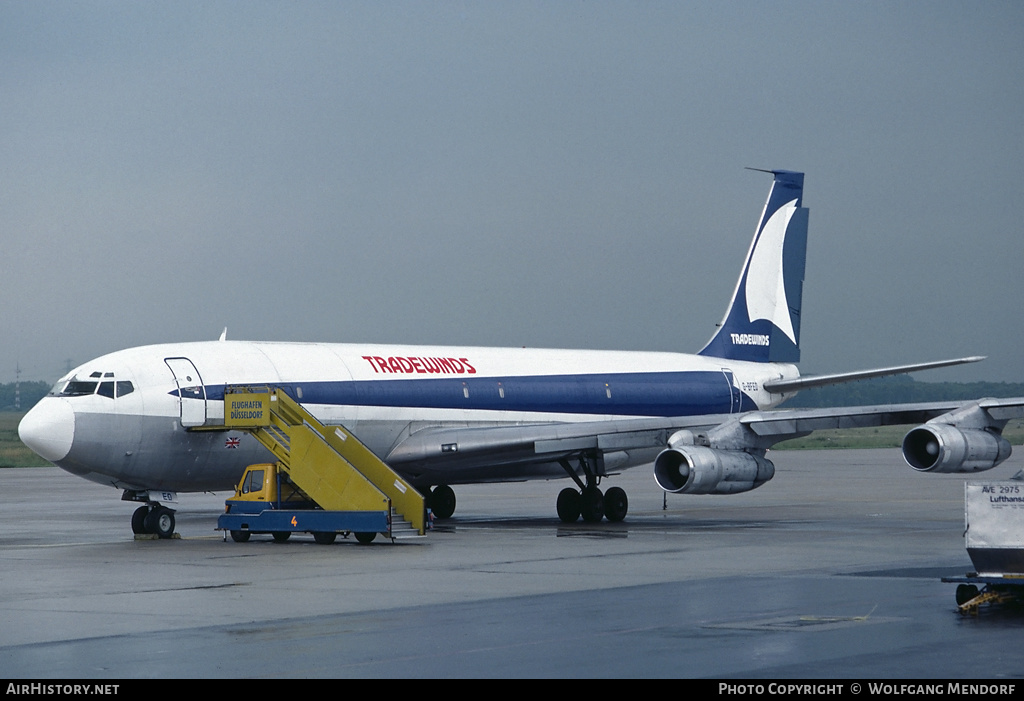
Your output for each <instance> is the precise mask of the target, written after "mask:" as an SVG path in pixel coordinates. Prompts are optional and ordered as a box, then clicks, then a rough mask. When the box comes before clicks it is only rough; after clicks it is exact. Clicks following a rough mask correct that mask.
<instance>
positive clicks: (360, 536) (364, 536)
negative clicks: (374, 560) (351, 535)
mask: <svg viewBox="0 0 1024 701" xmlns="http://www.w3.org/2000/svg"><path fill="white" fill-rule="evenodd" d="M376 537H377V534H376V533H356V540H357V541H359V543H360V544H361V545H369V544H370V543H372V542H373V539H374V538H376Z"/></svg>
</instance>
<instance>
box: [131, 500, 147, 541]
mask: <svg viewBox="0 0 1024 701" xmlns="http://www.w3.org/2000/svg"><path fill="white" fill-rule="evenodd" d="M147 516H149V507H148V506H146V505H145V504H143V505H142V506H140V507H139V508H137V509H135V513H133V514H132V533H134V534H135V535H143V534H145V533H147V531H146V517H147Z"/></svg>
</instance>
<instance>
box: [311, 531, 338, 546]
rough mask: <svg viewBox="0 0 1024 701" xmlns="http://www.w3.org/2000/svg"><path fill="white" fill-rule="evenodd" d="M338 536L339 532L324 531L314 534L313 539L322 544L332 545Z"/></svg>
mask: <svg viewBox="0 0 1024 701" xmlns="http://www.w3.org/2000/svg"><path fill="white" fill-rule="evenodd" d="M337 537H338V534H337V533H323V532H318V533H314V534H313V540H315V541H316V542H317V543H319V544H320V545H330V544H331V543H333V542H334V539H335V538H337Z"/></svg>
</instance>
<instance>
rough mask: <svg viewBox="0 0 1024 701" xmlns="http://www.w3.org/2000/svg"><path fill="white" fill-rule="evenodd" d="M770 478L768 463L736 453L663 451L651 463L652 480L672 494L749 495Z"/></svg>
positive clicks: (699, 448)
mask: <svg viewBox="0 0 1024 701" xmlns="http://www.w3.org/2000/svg"><path fill="white" fill-rule="evenodd" d="M774 476H775V465H773V464H772V462H771V461H770V460H766V459H765V458H762V457H759V456H757V455H753V454H751V453H746V452H743V451H740V450H715V449H714V448H705V447H703V446H699V445H693V446H686V447H682V448H669V449H668V450H663V451H661V453H660V454H659V455H658V457H657V458H655V460H654V479H655V480H656V481H657V482H658V486H659V487H661V488H662V489H664V490H665V491H666V492H672V493H673V494H680V493H683V494H736V493H738V492H749V491H750V490H751V489H755V488H757V487H760V486H761V485H762V484H764V483H765V482H767V481H768V480H770V479H771V478H772V477H774Z"/></svg>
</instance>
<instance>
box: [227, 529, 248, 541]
mask: <svg viewBox="0 0 1024 701" xmlns="http://www.w3.org/2000/svg"><path fill="white" fill-rule="evenodd" d="M249 535H250V533H249V531H231V540H233V541H235V542H236V543H248V542H249Z"/></svg>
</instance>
